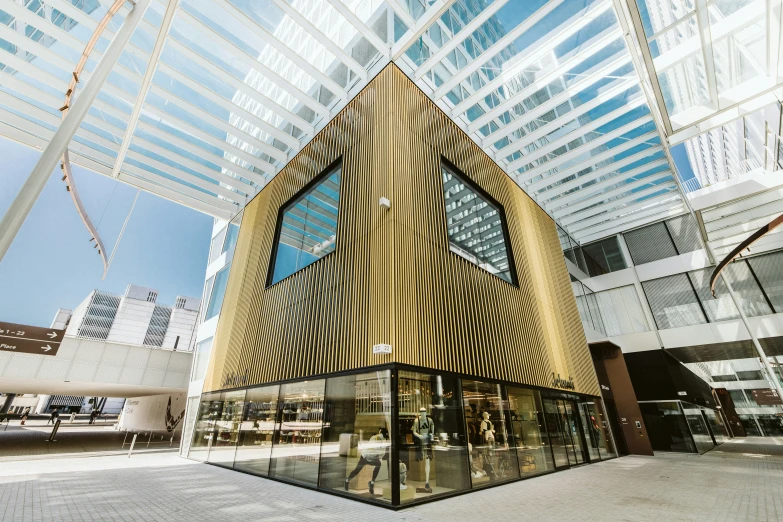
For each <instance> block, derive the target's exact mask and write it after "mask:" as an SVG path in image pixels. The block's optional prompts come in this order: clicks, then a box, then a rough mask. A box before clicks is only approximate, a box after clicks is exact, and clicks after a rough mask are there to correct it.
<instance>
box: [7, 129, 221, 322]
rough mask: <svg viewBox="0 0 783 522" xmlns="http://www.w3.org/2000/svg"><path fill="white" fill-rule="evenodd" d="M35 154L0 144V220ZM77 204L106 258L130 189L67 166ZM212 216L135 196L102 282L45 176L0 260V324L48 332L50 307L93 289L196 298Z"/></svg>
mask: <svg viewBox="0 0 783 522" xmlns="http://www.w3.org/2000/svg"><path fill="white" fill-rule="evenodd" d="M39 156H40V152H38V151H36V150H33V149H31V148H28V147H26V146H23V145H20V144H18V143H16V142H13V141H10V140H7V139H4V138H0V158H2V167H3V168H2V169H1V170H0V215H3V214H5V212H6V210H7V209H8V207H9V205H10V204H11V201H13V198H14V197H15V196H16V194H17V192H18V191H19V189H20V188H21V186H22V183H24V180H25V179H26V178H27V175H28V174H29V173H30V171H31V170H32V168H33V166H35V162H36V161H37V160H38V157H39ZM73 171H74V176H75V178H76V184H77V186H78V188H79V193H80V195H81V197H82V201H83V202H84V205H85V206H86V208H87V211H88V213H89V215H90V218H91V219H92V221H93V223H94V224H96V226H97V227H98V232H99V233H100V234H101V237H102V238H103V242H104V244H105V245H106V249H107V251H108V252H109V253H111V251H112V249H113V248H114V245H115V242H116V240H117V236H118V235H119V232H120V229H121V228H122V223H123V221H124V220H125V217H126V216H127V214H128V210H129V209H130V206H131V203H132V201H133V197H134V196H135V195H136V189H135V188H133V187H130V186H128V185H125V184H123V183H119V182H117V181H114V180H112V179H109V178H107V177H105V176H102V175H99V174H95V173H94V172H91V171H88V170H85V169H83V168H81V167H79V166H77V165H73ZM58 174H59V169H58ZM212 222H213V220H212V218H211V217H209V216H207V215H204V214H201V213H199V212H196V211H195V210H191V209H189V208H186V207H183V206H182V205H178V204H176V203H172V202H170V201H167V200H164V199H162V198H159V197H157V196H153V195H152V194H149V193H146V192H142V193H141V195H140V196H139V200H138V202H137V203H136V208H135V209H134V211H133V214H132V215H131V218H130V222H129V223H128V227H127V229H126V230H125V234H124V236H123V238H122V241H121V243H120V245H119V247H118V248H117V253H116V255H115V257H114V261H113V262H112V265H111V267H110V268H109V272H108V274H107V275H106V280H103V281H102V280H101V275H102V273H103V269H102V263H101V259H100V256H99V255H98V253H97V252H96V251H95V249H93V248H92V243H90V242H89V240H90V234H89V232H87V229H86V228H85V227H84V225H83V224H82V222H81V220H80V219H79V216H78V214H77V213H76V209H75V207H74V205H73V201H72V200H71V197H70V195H69V194H68V192H67V191H66V190H65V184H64V183H62V182H61V181H60V176H59V175H54V176H52V177H51V178H50V180H49V182H48V183H47V185H46V187H45V188H44V191H43V193H42V194H41V196H40V197H39V198H38V201H37V202H36V204H35V206H34V207H33V210H32V212H31V213H30V215H29V216H28V218H27V221H26V222H25V224H24V226H23V227H22V230H21V231H20V232H19V234H18V235H17V236H16V240H15V241H14V244H13V245H12V246H11V248H10V249H9V251H8V253H7V254H6V256H5V258H4V259H3V260H2V261H0V285H2V286H1V287H2V291H0V296H2V299H0V321H7V322H14V323H22V324H30V325H37V326H49V324H50V323H51V320H52V318H53V317H54V314H55V312H56V311H57V309H58V308H74V307H75V306H76V305H78V304H79V303H80V302H81V301H82V300H83V299H84V298H85V297H86V296H87V294H89V293H90V291H92V290H93V289H95V288H99V289H101V290H106V291H109V292H114V293H119V294H121V293H123V292H124V291H125V287H126V285H127V284H128V283H134V284H137V285H142V286H149V287H153V288H157V289H158V290H159V292H160V293H159V295H158V302H160V303H163V304H168V305H173V304H174V298H175V297H176V296H177V295H187V296H195V297H201V291H202V288H203V285H204V271H205V270H206V265H207V255H208V250H209V241H210V235H211V231H212Z"/></svg>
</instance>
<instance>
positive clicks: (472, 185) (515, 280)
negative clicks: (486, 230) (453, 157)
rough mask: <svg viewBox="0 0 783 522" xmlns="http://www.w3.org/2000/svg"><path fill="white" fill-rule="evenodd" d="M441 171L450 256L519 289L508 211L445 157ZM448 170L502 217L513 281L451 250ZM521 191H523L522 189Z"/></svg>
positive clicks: (501, 221)
mask: <svg viewBox="0 0 783 522" xmlns="http://www.w3.org/2000/svg"><path fill="white" fill-rule="evenodd" d="M439 166H440V169H439V171H438V176H439V179H440V187H441V190H440V194H441V198H443V199H442V201H443V215H444V218H445V219H444V220H443V223H444V225H445V227H446V230H445V232H446V233H445V237H446V249H447V250H448V251H449V254H451V255H454V256H457V257H459V258H460V259H463V260H464V261H467V262H469V263H470V264H471V265H473V266H475V267H476V268H478V269H480V270H481V271H482V272H485V273H487V274H489V275H491V276H494V277H496V278H498V279H500V280H501V281H503V282H504V283H506V284H508V285H511V286H513V287H515V288H519V278H518V277H517V266H516V263H515V260H514V250H513V248H512V245H511V234H509V232H508V219H507V218H506V209H505V208H504V207H503V205H501V204H500V203H498V201H497V200H496V199H495V198H493V197H492V196H491V195H490V194H489V193H488V192H487V191H486V190H484V189H483V188H481V187H480V186H479V185H478V183H476V182H475V181H473V180H472V179H470V177H468V175H467V174H465V173H464V172H463V171H462V170H460V169H459V168H458V167H457V166H456V165H454V164H453V163H452V162H450V161H449V160H448V159H446V157H445V156H441V157H440V165H439ZM444 167H445V168H446V170H448V171H449V172H450V173H451V175H452V176H454V177H455V178H457V179H458V180H459V181H460V182H462V183H463V184H464V185H466V186H467V187H469V188H470V189H471V190H473V191H474V192H476V193H477V194H478V195H479V196H481V197H482V198H484V200H486V202H487V204H489V205H491V206H492V207H493V208H494V209H495V210H496V211H497V213H498V216H500V227H501V230H502V232H503V241H504V242H505V243H506V251H507V252H508V273H509V276H510V277H511V281H506V280H505V279H504V278H502V277H500V276H499V275H497V274H493V273H492V272H490V271H489V270H487V269H485V268H481V266H479V265H478V264H476V263H473V262H471V261H470V260H468V259H465V258H464V257H463V256H460V255H459V254H457V253H455V252H453V251H452V250H451V238H450V236H449V221H448V214H447V213H446V191H445V187H444V185H443V168H444ZM520 190H521V189H520Z"/></svg>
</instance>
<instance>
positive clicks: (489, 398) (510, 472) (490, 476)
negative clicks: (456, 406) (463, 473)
mask: <svg viewBox="0 0 783 522" xmlns="http://www.w3.org/2000/svg"><path fill="white" fill-rule="evenodd" d="M462 402H463V405H464V408H465V410H464V411H465V427H466V429H467V438H468V461H469V463H470V478H471V483H472V485H473V487H474V488H479V487H482V486H488V485H490V484H494V483H496V482H502V481H504V480H510V479H515V478H519V465H518V463H517V456H516V451H514V448H513V446H512V445H511V443H510V440H509V438H510V437H509V432H510V431H511V426H510V419H509V415H508V413H509V412H508V402H507V401H506V400H504V397H503V390H502V386H501V385H500V384H492V383H488V382H480V381H466V380H463V381H462Z"/></svg>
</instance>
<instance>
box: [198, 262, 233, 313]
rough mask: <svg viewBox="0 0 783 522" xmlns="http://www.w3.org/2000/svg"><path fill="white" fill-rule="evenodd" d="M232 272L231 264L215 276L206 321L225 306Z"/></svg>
mask: <svg viewBox="0 0 783 522" xmlns="http://www.w3.org/2000/svg"><path fill="white" fill-rule="evenodd" d="M230 271H231V263H229V264H227V265H226V266H224V267H223V268H221V269H220V272H218V273H217V274H216V275H215V282H214V284H213V285H212V292H211V294H210V297H209V304H208V305H207V311H206V314H205V315H204V320H205V321H208V320H210V319H212V318H213V317H215V316H216V315H217V314H219V313H220V307H221V306H223V298H224V297H225V296H226V285H227V284H228V274H229V272H230Z"/></svg>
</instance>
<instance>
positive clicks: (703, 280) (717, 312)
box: [688, 268, 739, 322]
mask: <svg viewBox="0 0 783 522" xmlns="http://www.w3.org/2000/svg"><path fill="white" fill-rule="evenodd" d="M712 271H713V269H712V268H705V269H703V270H695V271H693V272H689V273H688V277H690V279H691V282H692V283H693V287H694V288H695V289H696V294H697V295H698V296H699V299H700V300H701V304H702V306H703V307H704V310H706V312H707V316H708V317H709V320H710V322H714V321H728V320H730V319H737V318H739V312H738V311H737V307H736V306H734V301H732V300H731V296H730V295H729V291H728V290H727V289H726V285H725V284H724V283H723V279H721V278H718V281H717V282H716V283H715V295H716V297H712V292H710V276H711V275H712Z"/></svg>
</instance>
